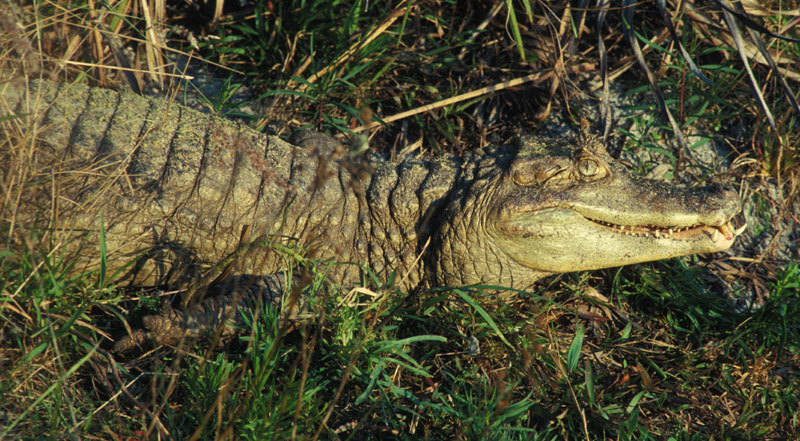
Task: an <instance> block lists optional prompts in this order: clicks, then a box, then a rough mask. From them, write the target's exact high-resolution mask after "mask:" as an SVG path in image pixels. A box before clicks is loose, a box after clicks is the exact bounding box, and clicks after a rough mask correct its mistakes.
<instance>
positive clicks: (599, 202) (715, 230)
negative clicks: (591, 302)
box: [434, 130, 744, 288]
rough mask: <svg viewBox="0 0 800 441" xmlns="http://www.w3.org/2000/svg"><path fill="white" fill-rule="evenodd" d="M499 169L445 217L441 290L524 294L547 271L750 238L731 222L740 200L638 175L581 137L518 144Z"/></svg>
mask: <svg viewBox="0 0 800 441" xmlns="http://www.w3.org/2000/svg"><path fill="white" fill-rule="evenodd" d="M501 169H502V170H503V171H502V172H500V173H498V174H496V175H495V176H487V178H486V179H481V178H477V179H476V180H475V183H474V185H473V186H472V188H471V189H470V190H469V191H468V192H465V193H463V194H462V195H461V196H460V197H457V198H455V199H454V201H453V202H451V204H450V206H449V207H448V209H447V210H446V213H445V216H446V217H448V216H449V217H451V219H450V220H449V221H448V222H446V223H448V224H449V225H447V226H446V227H445V228H443V229H442V232H441V239H440V240H441V245H442V246H441V248H442V249H443V251H442V252H441V254H440V255H438V256H436V257H435V258H434V259H435V261H436V265H437V271H438V272H439V273H441V275H440V280H439V281H440V282H441V283H444V284H459V283H460V284H471V283H486V284H496V285H501V286H513V287H516V288H523V287H527V286H529V285H530V284H531V283H533V281H535V280H536V279H538V278H540V277H542V276H544V275H547V274H550V273H562V272H570V271H580V270H592V269H599V268H607V267H614V266H620V265H627V264H632V263H638V262H646V261H652V260H660V259H665V258H670V257H676V256H683V255H687V254H694V253H710V252H716V251H722V250H725V249H727V248H728V247H730V246H731V244H732V243H733V241H734V239H735V238H736V236H737V235H738V234H740V233H741V232H742V231H743V230H744V226H742V227H741V228H739V229H735V228H734V227H733V225H732V223H731V219H732V218H733V216H734V215H736V214H737V213H738V212H739V211H740V209H741V203H740V200H739V197H738V195H737V194H736V193H735V192H733V191H730V190H726V189H724V188H723V187H722V186H720V185H718V184H714V185H708V186H704V187H692V188H687V187H679V186H674V185H670V184H668V183H665V182H661V181H655V180H651V179H645V178H642V177H638V176H635V175H634V174H633V173H631V172H630V171H629V170H628V169H627V168H626V167H625V166H624V165H623V164H621V163H620V162H617V161H614V160H613V158H611V156H610V155H609V154H608V153H607V152H606V150H605V148H604V147H603V144H602V142H601V141H600V139H599V138H597V137H596V136H592V135H589V134H587V133H586V131H585V130H584V133H583V134H582V135H581V136H580V139H578V140H577V142H576V141H570V140H556V139H542V138H525V139H522V140H521V141H520V146H519V151H518V153H517V155H516V157H515V158H514V159H512V160H511V161H510V162H508V163H506V164H505V166H504V167H501ZM444 253H449V255H445V254H444Z"/></svg>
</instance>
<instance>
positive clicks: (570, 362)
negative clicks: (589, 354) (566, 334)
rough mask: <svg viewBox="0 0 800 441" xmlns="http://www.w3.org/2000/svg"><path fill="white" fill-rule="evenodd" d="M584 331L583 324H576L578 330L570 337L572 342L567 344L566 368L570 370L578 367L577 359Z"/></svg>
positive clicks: (579, 356) (579, 355)
mask: <svg viewBox="0 0 800 441" xmlns="http://www.w3.org/2000/svg"><path fill="white" fill-rule="evenodd" d="M585 332H586V328H584V326H583V325H580V326H578V331H577V332H576V333H575V337H574V338H573V339H572V343H570V345H569V351H568V352H567V370H568V371H569V372H572V371H574V370H575V368H577V367H578V360H580V358H581V348H583V335H584V333H585Z"/></svg>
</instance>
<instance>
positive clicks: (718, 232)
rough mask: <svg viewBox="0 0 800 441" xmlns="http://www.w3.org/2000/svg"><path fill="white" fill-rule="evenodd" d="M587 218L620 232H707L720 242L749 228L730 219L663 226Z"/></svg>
mask: <svg viewBox="0 0 800 441" xmlns="http://www.w3.org/2000/svg"><path fill="white" fill-rule="evenodd" d="M586 219H587V220H590V221H592V222H594V223H596V224H599V225H602V226H604V227H607V228H610V229H611V230H613V231H614V232H616V233H619V234H625V235H628V236H640V237H654V238H665V239H675V240H681V239H688V238H691V237H693V236H695V235H697V234H706V235H708V236H709V237H710V238H711V240H712V241H713V242H718V241H720V240H721V239H722V238H724V239H725V240H727V241H733V239H735V238H736V236H738V235H740V234H742V232H743V231H744V230H745V228H747V224H744V225H742V226H741V227H739V228H737V229H734V228H733V224H732V223H731V222H730V221H728V222H726V223H725V224H723V225H718V226H712V225H703V224H695V225H691V226H672V227H662V226H656V225H617V224H613V223H611V222H605V221H601V220H597V219H592V218H588V217H587V218H586ZM720 236H721V237H720Z"/></svg>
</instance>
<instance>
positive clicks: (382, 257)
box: [0, 79, 740, 289]
mask: <svg viewBox="0 0 800 441" xmlns="http://www.w3.org/2000/svg"><path fill="white" fill-rule="evenodd" d="M0 106H1V107H0V115H8V114H17V115H25V118H22V119H12V120H10V121H6V122H5V123H4V125H3V126H2V127H3V130H4V131H7V132H9V133H10V131H11V130H12V127H14V125H19V124H22V125H24V126H27V129H28V130H29V131H30V133H34V134H35V136H36V139H37V143H36V148H35V150H34V152H35V153H34V154H33V155H32V156H31V157H32V159H31V160H28V162H27V164H29V165H30V166H31V171H32V172H33V173H34V176H35V177H36V179H35V181H36V182H38V183H39V184H40V185H39V186H38V187H36V188H34V189H32V190H31V189H29V190H28V193H26V194H25V196H24V197H23V198H21V199H20V203H19V204H18V206H15V207H14V212H13V213H14V214H13V222H14V224H15V227H16V228H17V231H20V228H22V229H23V230H27V229H30V228H31V227H34V226H35V227H38V228H43V229H44V230H46V231H51V232H52V234H53V237H54V239H55V241H56V243H61V244H62V250H63V251H62V252H65V253H67V254H68V255H71V256H72V257H75V258H76V259H77V262H78V264H77V265H76V266H75V267H74V270H75V271H85V270H91V269H96V268H97V266H98V260H97V257H96V256H98V255H99V248H98V243H97V241H98V237H99V235H98V234H90V235H88V239H87V232H93V233H97V232H99V231H100V225H101V219H102V221H103V222H104V228H105V236H106V249H107V255H108V259H107V265H108V273H109V274H111V273H113V272H114V271H117V270H120V271H121V273H122V275H121V276H120V277H119V280H118V282H120V283H130V284H132V285H157V284H173V285H174V284H176V283H178V282H180V281H182V280H184V281H185V280H187V278H188V280H195V279H196V278H197V276H198V274H206V273H209V272H211V271H210V268H212V267H213V266H214V265H215V264H217V263H219V262H233V263H232V266H231V272H233V273H236V274H242V275H270V274H275V273H276V272H278V271H280V270H282V269H283V268H284V267H285V265H282V262H281V261H280V257H279V256H278V254H277V253H274V252H270V251H269V250H265V249H264V247H263V246H261V245H262V244H264V243H267V242H268V243H272V244H279V245H291V244H293V243H298V244H300V245H302V246H304V247H307V248H308V249H309V250H310V252H311V253H312V255H313V256H314V257H316V258H331V259H335V260H337V261H345V262H353V263H358V264H365V265H367V266H368V267H370V268H371V269H372V270H374V271H376V272H377V273H378V274H383V275H384V276H386V275H388V272H390V271H394V270H396V271H397V273H398V274H400V275H407V276H406V277H398V279H399V280H400V284H401V288H403V289H414V288H417V287H430V286H440V285H465V284H474V283H483V284H491V285H498V286H510V287H515V288H527V287H529V286H530V285H531V284H532V283H533V282H535V281H536V280H537V279H539V278H541V277H543V276H545V275H547V274H550V273H556V272H568V271H577V270H589V269H596V268H604V267H612V266H619V265H626V264H630V263H636V262H644V261H649V260H657V259H664V258H668V257H674V256H681V255H686V254H692V253H707V252H714V251H721V250H724V249H726V248H728V247H729V246H730V245H731V244H732V242H733V240H734V238H735V236H736V235H737V233H738V232H739V231H734V230H733V227H732V226H731V224H730V220H731V218H732V217H733V216H734V215H735V214H736V213H738V211H739V210H740V201H739V198H738V196H737V195H736V193H733V192H731V191H728V190H725V189H723V188H722V187H720V186H718V185H712V186H706V187H697V188H682V187H676V186H672V185H669V184H666V183H663V182H658V181H652V180H647V179H643V178H640V177H637V176H633V175H632V174H631V173H630V172H629V171H627V170H626V169H625V168H624V166H622V165H621V164H619V163H616V162H614V161H613V159H612V158H611V157H610V156H609V155H608V154H607V153H606V151H605V149H604V148H603V146H602V144H601V143H600V141H599V140H598V139H597V138H595V137H593V136H589V135H586V134H585V131H584V135H582V137H581V138H580V139H579V140H577V141H573V140H566V139H544V138H538V137H530V138H523V139H522V140H521V141H520V142H519V144H518V145H516V146H500V147H496V148H493V149H491V150H488V151H481V152H475V153H470V154H467V155H464V156H462V157H455V156H445V157H441V158H436V159H428V160H426V159H418V158H414V159H406V160H403V161H401V162H396V163H392V162H388V161H386V160H385V159H384V158H382V157H381V156H379V155H369V157H368V158H366V159H364V160H359V161H351V160H348V159H347V156H346V155H347V152H346V151H345V149H344V148H342V147H341V146H340V145H339V144H337V143H336V142H335V141H333V140H332V139H331V138H328V137H325V136H321V135H309V134H304V135H301V136H300V137H297V138H295V140H294V144H290V143H287V142H285V141H283V140H281V139H279V138H277V137H274V136H267V135H263V134H261V133H257V132H255V131H253V130H251V129H249V128H247V127H243V126H240V125H237V124H235V123H232V122H230V121H227V120H224V119H220V118H215V117H212V116H209V115H206V114H203V113H200V112H197V111H194V110H192V109H188V108H185V107H182V106H179V105H175V104H170V103H169V102H167V101H165V100H161V99H154V98H143V97H139V96H135V95H132V94H127V93H117V92H113V91H109V90H103V89H97V88H88V87H85V86H81V85H66V84H54V83H50V82H46V81H36V82H31V81H27V80H24V79H17V80H15V81H12V82H10V83H6V84H3V85H0ZM295 144H296V145H295ZM23 150H24V149H23V148H22V147H18V148H15V147H13V146H11V147H10V148H9V146H8V145H7V146H6V147H3V150H0V164H20V163H21V162H20V158H21V157H22V156H24V155H22V154H21V152H22V151H23ZM9 167H10V166H6V168H5V169H3V166H2V165H0V172H2V173H3V175H4V176H6V175H9V173H11V171H12V170H10V169H9ZM37 189H38V190H37ZM53 194H57V195H58V197H56V198H53V197H52V195H53ZM2 216H3V221H4V222H5V223H9V224H10V223H11V222H12V214H11V211H10V210H9V209H8V207H5V208H4V210H3V213H2ZM243 232H246V233H243ZM81 240H85V241H86V242H85V243H84V245H83V247H79V246H78V245H79V244H80V243H81ZM237 250H238V251H237ZM242 250H245V251H246V252H245V251H242ZM232 256H236V259H233V258H232ZM134 258H138V260H137V261H136V263H135V264H134V265H130V266H127V267H126V266H125V265H126V264H128V263H129V262H131V260H132V259H134ZM359 276H360V268H359V267H358V266H357V265H336V266H334V267H333V269H332V272H331V277H333V278H334V279H335V280H336V281H339V282H341V283H348V282H351V283H352V282H354V281H357V280H358V279H359Z"/></svg>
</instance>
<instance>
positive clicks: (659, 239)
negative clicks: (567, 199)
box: [494, 207, 744, 273]
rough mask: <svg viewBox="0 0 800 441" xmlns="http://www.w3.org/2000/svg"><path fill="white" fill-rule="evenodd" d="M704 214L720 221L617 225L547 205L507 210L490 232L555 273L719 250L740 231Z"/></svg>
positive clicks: (518, 256)
mask: <svg viewBox="0 0 800 441" xmlns="http://www.w3.org/2000/svg"><path fill="white" fill-rule="evenodd" d="M707 217H709V218H714V217H716V218H717V219H719V221H718V222H719V223H720V225H706V224H703V223H698V222H697V221H700V219H696V220H695V221H694V222H693V223H692V224H690V225H671V226H667V225H619V224H615V223H612V222H608V221H601V220H597V219H591V218H589V217H586V216H585V215H583V214H581V213H580V212H579V211H578V210H575V209H572V208H566V207H551V208H545V209H539V210H534V211H529V212H524V213H520V212H516V213H514V214H511V212H510V211H509V212H506V216H502V215H501V217H500V219H498V222H496V223H495V224H494V226H495V228H496V229H495V230H494V231H495V233H494V235H495V236H494V237H495V240H496V241H497V243H499V244H500V246H501V247H502V249H503V250H505V251H506V253H507V255H508V256H509V257H511V258H512V259H513V260H514V261H516V262H517V263H518V264H520V265H522V266H524V267H527V268H530V269H533V270H537V271H544V272H554V273H558V272H569V271H581V270H592V269H599V268H608V267H614V266H621V265H628V264H632V263H640V262H647V261H652V260H660V259H667V258H670V257H678V256H684V255H687V254H696V253H711V252H718V251H723V250H725V249H728V248H729V247H730V246H731V245H732V244H733V241H734V239H735V238H736V236H737V235H739V234H741V232H742V231H744V226H742V227H740V228H734V227H733V225H732V223H731V219H730V218H729V217H727V216H723V215H722V214H721V213H716V214H715V215H710V216H707ZM690 222H691V221H690Z"/></svg>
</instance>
